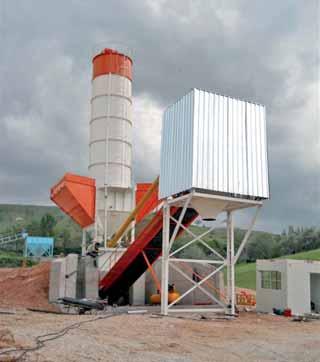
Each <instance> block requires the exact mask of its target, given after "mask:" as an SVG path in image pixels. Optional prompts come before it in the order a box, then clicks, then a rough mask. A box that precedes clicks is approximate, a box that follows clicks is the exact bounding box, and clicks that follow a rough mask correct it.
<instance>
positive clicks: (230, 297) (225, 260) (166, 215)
mask: <svg viewBox="0 0 320 362" xmlns="http://www.w3.org/2000/svg"><path fill="white" fill-rule="evenodd" d="M192 196H193V193H192V192H191V193H190V194H188V195H184V196H182V197H179V198H177V199H167V200H165V201H164V205H163V242H162V264H161V266H162V267H161V314H162V315H168V313H171V312H179V313H182V312H195V313H197V312H199V313H200V312H201V313H203V312H217V311H221V310H224V311H225V312H226V313H228V314H231V315H234V314H235V308H236V292H235V264H236V263H237V261H238V259H239V257H240V254H241V252H242V251H243V249H244V247H245V245H246V243H247V242H248V240H249V237H250V235H251V232H252V229H253V227H254V224H255V222H256V219H257V216H258V213H259V210H260V209H261V206H262V204H261V203H257V204H252V205H250V206H247V207H256V212H255V214H254V216H253V218H252V220H251V222H250V225H249V227H248V229H247V232H246V234H245V236H244V238H243V240H242V242H241V243H240V246H239V248H238V250H237V252H236V253H235V246H234V220H233V213H234V211H235V210H228V211H226V213H227V219H226V220H225V221H224V222H226V230H227V253H226V254H227V255H226V256H225V257H224V256H222V255H221V254H220V253H219V252H218V251H216V250H214V249H213V248H212V247H211V246H209V245H208V244H207V243H206V242H205V241H204V240H202V238H203V236H205V235H206V234H208V233H210V232H211V231H212V230H213V229H214V228H215V227H217V225H216V226H214V227H212V228H210V229H209V230H207V231H206V232H204V233H203V234H202V235H199V236H197V235H195V234H194V233H192V231H191V230H189V229H188V228H187V227H185V226H184V225H183V224H182V220H183V217H184V215H185V212H186V210H187V208H188V206H190V203H191V201H192ZM181 202H183V208H182V212H181V214H180V217H179V220H176V219H175V218H174V217H172V216H170V207H171V206H174V205H177V204H178V205H179V206H180V207H181ZM239 209H241V208H240V207H239ZM170 220H172V221H174V222H175V224H176V225H175V229H174V231H173V234H172V236H171V238H170ZM180 227H181V228H183V229H184V230H185V231H186V232H188V233H189V234H190V235H191V236H192V237H193V239H192V240H191V241H189V242H188V243H186V244H185V245H183V246H181V247H180V248H178V249H177V250H175V251H173V252H171V249H172V246H173V244H174V241H175V238H176V236H177V234H178V231H179V228H180ZM195 242H199V243H201V244H202V245H203V246H205V247H206V248H207V249H208V250H210V252H212V253H213V254H215V256H216V257H217V260H206V259H203V260H202V259H201V260H198V259H197V260H195V259H181V258H176V257H174V256H175V255H176V254H177V253H178V252H180V251H182V250H183V249H185V248H186V247H188V246H190V245H192V244H193V243H195ZM177 262H179V263H203V264H210V265H216V266H217V268H216V269H215V270H214V271H213V272H211V273H209V274H208V275H207V276H206V277H204V278H203V279H201V280H200V281H199V282H195V281H194V280H192V279H191V278H190V277H189V276H188V275H187V274H185V273H184V272H183V271H182V270H181V269H180V268H179V267H178V266H177V265H176V264H175V263H177ZM170 267H171V268H173V269H174V270H176V271H177V272H178V273H180V275H182V276H183V277H184V278H185V279H186V280H188V281H189V282H190V283H191V284H192V286H191V288H190V289H189V290H187V291H186V292H185V293H183V294H182V295H181V296H180V297H179V298H178V299H177V300H176V301H174V302H172V303H171V304H168V284H169V268H170ZM225 267H226V269H227V303H226V304H225V303H223V301H221V300H219V299H217V298H216V297H215V296H214V295H212V294H211V293H210V292H208V291H207V290H206V289H204V288H203V287H202V284H203V283H204V282H206V281H207V280H208V279H209V278H211V277H212V276H213V275H215V274H216V273H218V272H220V271H222V270H223V269H224V268H225ZM197 288H198V289H200V290H201V291H202V292H203V293H204V294H206V295H207V296H208V297H209V298H210V299H211V300H213V301H215V302H216V303H217V304H218V305H219V306H220V309H219V308H217V307H216V306H215V307H212V308H196V307H194V308H179V309H177V308H172V307H173V306H174V305H175V304H176V303H178V302H179V301H180V300H182V299H183V298H184V297H185V296H187V295H188V294H189V293H191V292H192V291H193V290H195V289H197ZM221 308H223V309H221Z"/></svg>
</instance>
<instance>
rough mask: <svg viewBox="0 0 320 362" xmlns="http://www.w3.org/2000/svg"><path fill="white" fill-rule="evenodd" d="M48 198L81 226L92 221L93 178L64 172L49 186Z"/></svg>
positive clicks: (93, 203)
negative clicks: (58, 179)
mask: <svg viewBox="0 0 320 362" xmlns="http://www.w3.org/2000/svg"><path fill="white" fill-rule="evenodd" d="M50 199H51V200H52V201H53V202H54V203H55V204H57V205H58V207H59V208H60V209H61V210H62V211H63V212H65V213H66V214H67V215H69V216H70V217H71V218H72V219H73V220H74V221H75V222H76V223H77V224H78V225H80V226H81V227H82V228H84V227H86V226H89V225H91V224H93V223H94V220H95V200H96V182H95V180H94V179H92V178H90V177H84V176H78V175H74V174H71V173H66V174H65V175H64V176H63V178H62V179H61V180H60V181H59V182H58V183H57V184H56V185H54V186H53V187H52V188H51V192H50Z"/></svg>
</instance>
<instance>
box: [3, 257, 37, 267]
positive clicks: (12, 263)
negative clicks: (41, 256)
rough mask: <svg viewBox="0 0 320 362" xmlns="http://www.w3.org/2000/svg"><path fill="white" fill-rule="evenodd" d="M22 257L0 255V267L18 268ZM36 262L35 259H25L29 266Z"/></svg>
mask: <svg viewBox="0 0 320 362" xmlns="http://www.w3.org/2000/svg"><path fill="white" fill-rule="evenodd" d="M23 260H24V258H23V257H21V256H12V255H0V268H20V267H21V266H22V264H23ZM36 264H38V262H37V261H35V260H32V259H30V258H27V259H26V265H27V266H28V267H31V266H33V265H36Z"/></svg>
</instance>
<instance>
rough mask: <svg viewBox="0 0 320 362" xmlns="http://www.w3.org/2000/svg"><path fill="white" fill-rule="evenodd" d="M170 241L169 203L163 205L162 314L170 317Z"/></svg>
mask: <svg viewBox="0 0 320 362" xmlns="http://www.w3.org/2000/svg"><path fill="white" fill-rule="evenodd" d="M169 239H170V206H169V205H168V203H167V201H165V203H164V205H163V230H162V265H161V314H163V315H168V284H169V241H170V240H169Z"/></svg>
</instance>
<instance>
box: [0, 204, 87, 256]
mask: <svg viewBox="0 0 320 362" xmlns="http://www.w3.org/2000/svg"><path fill="white" fill-rule="evenodd" d="M46 214H50V215H52V216H53V217H54V218H55V220H56V222H57V224H56V226H55V227H54V231H55V239H56V242H55V245H56V247H58V248H59V250H60V249H61V248H62V247H65V248H67V249H73V248H79V247H80V244H81V229H80V227H79V226H78V225H77V224H76V223H75V222H73V221H72V220H71V219H70V218H69V217H68V216H67V215H65V214H64V213H63V212H62V211H60V209H59V208H57V207H55V206H36V205H8V204H1V205H0V234H7V233H10V232H11V231H12V230H21V229H22V228H23V227H26V228H28V226H30V225H32V224H33V223H39V222H40V220H41V218H42V217H43V216H44V215H46ZM66 230H67V232H68V240H65V238H63V236H64V235H63V234H64V233H65V231H66ZM37 236H43V235H41V234H40V235H37Z"/></svg>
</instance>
